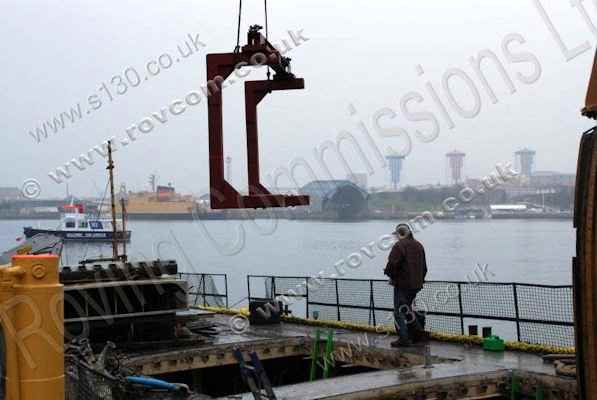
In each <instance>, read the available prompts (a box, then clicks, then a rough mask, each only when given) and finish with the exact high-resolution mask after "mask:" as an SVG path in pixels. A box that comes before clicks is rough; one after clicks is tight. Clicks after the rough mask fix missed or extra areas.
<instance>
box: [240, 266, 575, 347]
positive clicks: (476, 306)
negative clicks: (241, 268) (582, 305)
mask: <svg viewBox="0 0 597 400" xmlns="http://www.w3.org/2000/svg"><path fill="white" fill-rule="evenodd" d="M247 287H248V298H249V300H253V299H259V298H274V297H281V298H282V299H283V300H284V301H286V302H289V303H291V304H290V306H291V309H292V310H293V312H295V313H302V312H303V309H302V303H304V315H305V316H306V317H307V318H318V319H321V320H333V321H346V322H356V323H366V324H369V325H374V326H378V325H392V324H393V310H394V303H393V287H391V286H390V285H389V284H388V282H387V280H379V279H344V278H333V279H332V278H315V277H297V276H293V277H282V276H271V275H249V276H247ZM297 308H301V309H297ZM414 309H415V310H416V312H425V315H426V321H427V322H426V329H427V330H428V331H432V332H441V333H449V334H457V335H464V334H465V332H466V331H467V326H468V325H480V326H482V327H483V326H488V327H491V328H492V331H493V332H494V333H496V334H499V335H500V336H502V337H504V338H506V339H509V340H518V341H520V342H526V343H533V344H543V345H552V346H558V347H573V346H574V315H573V297H572V286H569V285H562V286H552V285H535V284H526V283H514V282H511V283H497V282H458V281H428V282H426V283H425V286H424V288H423V289H422V290H421V292H419V294H418V296H417V300H416V302H415V306H414Z"/></svg>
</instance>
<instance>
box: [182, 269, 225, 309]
mask: <svg viewBox="0 0 597 400" xmlns="http://www.w3.org/2000/svg"><path fill="white" fill-rule="evenodd" d="M179 276H180V278H181V279H184V280H186V281H187V285H188V300H189V304H190V305H195V306H212V307H227V305H228V282H227V278H226V275H224V274H195V273H184V272H181V273H179Z"/></svg>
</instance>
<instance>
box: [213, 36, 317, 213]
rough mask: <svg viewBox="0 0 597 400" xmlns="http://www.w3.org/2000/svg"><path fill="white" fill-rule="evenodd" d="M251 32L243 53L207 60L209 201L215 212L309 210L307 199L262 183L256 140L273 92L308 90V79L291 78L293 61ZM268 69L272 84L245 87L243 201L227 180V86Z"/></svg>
mask: <svg viewBox="0 0 597 400" xmlns="http://www.w3.org/2000/svg"><path fill="white" fill-rule="evenodd" d="M259 28H260V27H257V26H252V27H251V29H250V30H249V33H248V35H247V45H246V46H243V47H242V49H241V50H240V51H238V52H233V53H220V54H208V55H207V91H208V93H207V97H208V103H207V104H208V120H209V170H210V175H209V176H210V201H211V208H213V209H236V208H268V207H290V206H298V205H308V204H309V198H308V197H307V196H288V195H278V194H272V193H270V192H269V191H268V190H267V189H266V188H265V187H264V186H263V185H262V184H261V183H260V179H259V147H258V146H259V143H258V139H257V105H258V104H259V102H260V101H261V100H262V99H263V98H264V97H265V96H266V95H267V94H268V93H271V92H272V91H274V90H290V89H303V88H304V86H305V84H304V81H303V79H300V78H296V77H295V76H294V74H292V73H291V72H290V59H288V58H285V57H282V55H281V54H280V53H279V52H278V50H276V49H275V48H274V46H273V45H272V44H271V43H269V42H268V41H267V39H266V38H265V37H264V36H263V35H261V33H259ZM255 65H261V66H266V65H267V66H268V67H270V68H272V69H273V71H274V73H275V74H274V76H273V79H272V80H270V79H267V80H260V81H249V82H245V94H246V98H245V107H246V112H247V115H246V125H247V155H248V176H249V182H248V183H249V194H248V195H241V194H240V193H239V192H238V191H237V190H236V189H235V188H234V187H232V185H230V183H228V182H227V181H226V179H225V173H224V132H223V129H224V128H223V117H222V89H223V87H224V81H226V79H227V78H228V77H229V76H230V75H231V74H232V73H233V72H234V71H235V70H237V69H241V68H243V67H247V66H255Z"/></svg>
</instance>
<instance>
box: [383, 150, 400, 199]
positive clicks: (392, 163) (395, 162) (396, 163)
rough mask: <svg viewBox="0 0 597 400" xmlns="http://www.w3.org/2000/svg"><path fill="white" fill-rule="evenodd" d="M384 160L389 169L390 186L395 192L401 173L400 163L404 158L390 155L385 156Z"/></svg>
mask: <svg viewBox="0 0 597 400" xmlns="http://www.w3.org/2000/svg"><path fill="white" fill-rule="evenodd" d="M386 160H388V163H389V168H390V184H391V185H392V187H393V188H394V190H396V189H398V184H399V183H400V174H401V173H402V161H403V160H404V156H401V155H398V154H393V153H390V154H388V155H386Z"/></svg>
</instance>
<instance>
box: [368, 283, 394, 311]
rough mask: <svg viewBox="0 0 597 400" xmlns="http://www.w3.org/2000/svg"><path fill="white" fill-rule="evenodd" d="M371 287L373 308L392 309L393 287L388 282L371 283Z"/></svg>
mask: <svg viewBox="0 0 597 400" xmlns="http://www.w3.org/2000/svg"><path fill="white" fill-rule="evenodd" d="M372 287H373V304H374V305H375V308H389V309H392V308H394V287H393V286H391V285H390V284H389V282H388V281H373V283H372Z"/></svg>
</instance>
